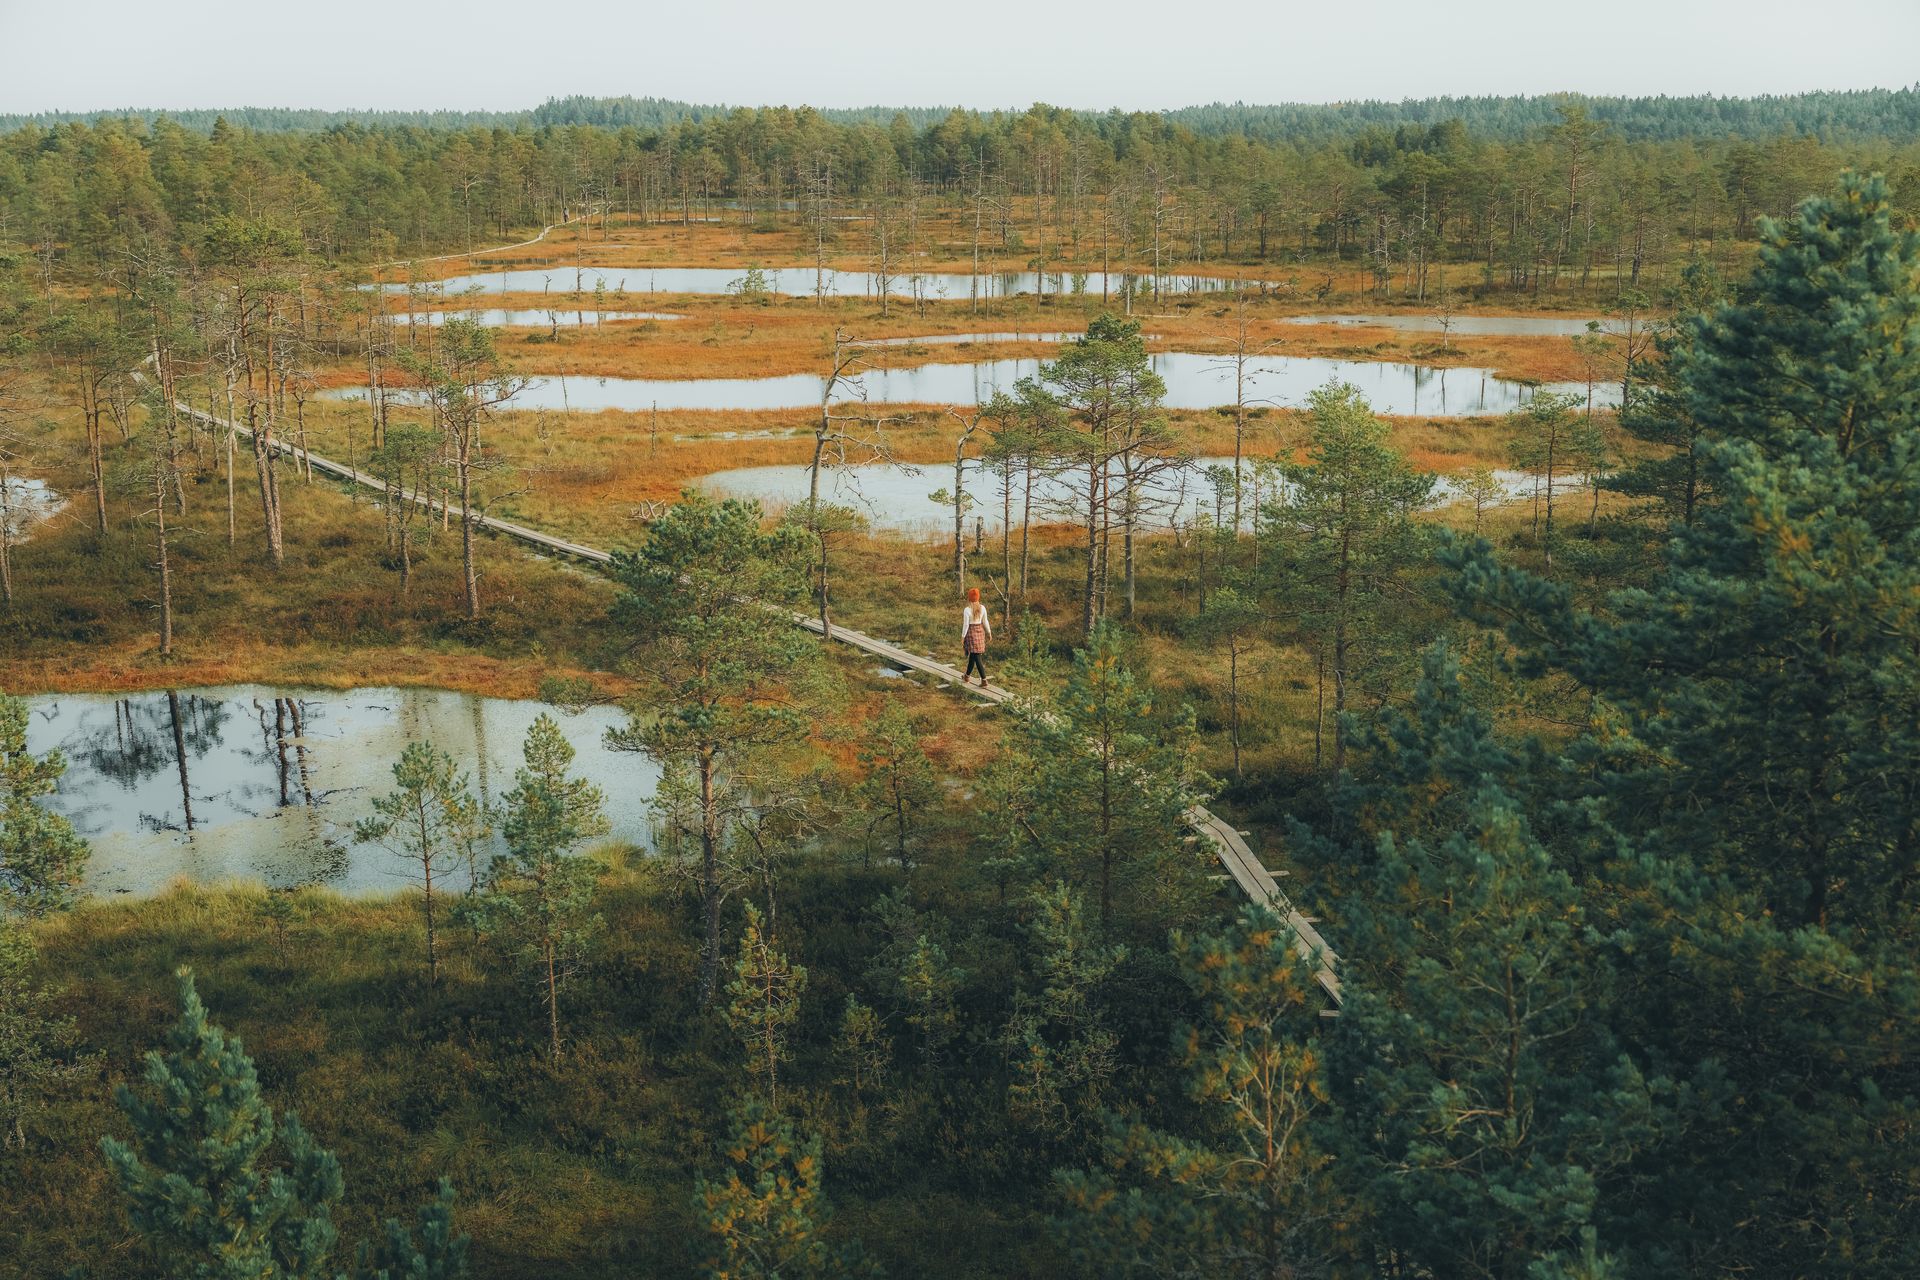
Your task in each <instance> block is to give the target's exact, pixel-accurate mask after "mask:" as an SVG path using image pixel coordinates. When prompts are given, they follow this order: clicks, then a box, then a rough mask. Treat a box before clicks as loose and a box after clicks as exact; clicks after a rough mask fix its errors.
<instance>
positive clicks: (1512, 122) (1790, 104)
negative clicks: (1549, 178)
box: [0, 86, 1920, 141]
mask: <svg viewBox="0 0 1920 1280" xmlns="http://www.w3.org/2000/svg"><path fill="white" fill-rule="evenodd" d="M1569 102H1575V103H1579V104H1580V105H1581V106H1583V107H1585V108H1586V110H1587V111H1588V113H1589V114H1591V115H1592V116H1593V118H1594V119H1596V120H1598V121H1600V122H1601V123H1602V124H1605V125H1607V126H1608V127H1610V128H1612V129H1615V130H1617V131H1618V132H1619V133H1620V134H1621V136H1623V137H1626V138H1633V139H1659V140H1665V141H1672V140H1674V139H1678V138H1714V137H1728V136H1731V137H1742V138H1750V139H1761V138H1768V137H1772V136H1774V135H1776V134H1782V133H1800V134H1810V135H1813V136H1816V137H1821V138H1825V139H1828V140H1837V139H1842V138H1894V139H1901V138H1910V137H1912V136H1914V134H1915V133H1917V132H1920V87H1914V86H1909V87H1907V88H1900V89H1850V90H1839V91H1831V90H1820V91H1815V92H1811V93H1789V94H1761V95H1759V96H1757V97H1751V98H1736V97H1717V96H1715V95H1713V94H1710V93H1709V94H1694V95H1682V96H1672V97H1670V96H1668V95H1665V94H1660V95H1656V96H1651V97H1649V96H1640V97H1619V96H1605V95H1601V96H1589V95H1585V94H1551V95H1542V94H1533V95H1506V96H1499V95H1486V96H1479V97H1450V96H1443V97H1436V98H1407V99H1404V100H1402V101H1400V102H1386V101H1377V100H1371V99H1368V100H1362V101H1358V102H1332V103H1317V102H1292V103H1272V104H1258V103H1244V102H1232V103H1226V102H1213V103H1208V104H1206V105H1204V106H1192V107H1179V108H1175V109H1173V110H1169V111H1157V112H1131V113H1129V112H1123V111H1119V110H1110V111H1104V112H1098V111H1081V112H1077V113H1075V114H1077V115H1079V116H1080V117H1082V118H1084V119H1086V120H1088V121H1100V120H1106V121H1113V120H1121V119H1126V118H1129V117H1131V118H1141V119H1156V118H1157V119H1161V120H1165V121H1168V122H1169V123H1172V124H1176V125H1180V126H1182V127H1184V128H1187V129H1191V130H1192V131H1193V132H1195V133H1198V134H1209V135H1226V134H1240V135H1243V136H1246V137H1252V138H1268V139H1275V138H1286V139H1291V140H1294V141H1302V140H1305V141H1325V140H1328V139H1333V138H1338V137H1340V136H1342V135H1344V134H1349V133H1353V132H1355V131H1357V130H1360V129H1368V128H1386V129H1398V128H1400V127H1402V126H1405V125H1413V126H1418V127H1423V128H1424V127H1426V126H1429V125H1435V124H1440V123H1443V122H1445V121H1447V120H1458V121H1460V122H1461V123H1462V124H1464V125H1466V126H1467V127H1468V128H1470V129H1472V130H1474V131H1475V132H1477V133H1482V134H1485V135H1487V136H1489V137H1498V138H1507V139H1512V138H1520V137H1524V136H1526V135H1527V134H1528V133H1530V132H1532V131H1534V130H1537V129H1540V128H1544V127H1545V126H1547V125H1551V124H1552V123H1553V122H1554V120H1555V119H1556V117H1557V115H1558V111H1559V108H1560V106H1561V105H1562V104H1565V103H1569ZM743 110H746V108H741V107H730V106H722V105H718V104H713V103H704V104H703V103H695V102H679V101H676V100H674V99H671V98H654V97H641V98H636V97H631V96H622V97H615V98H597V97H591V96H588V95H585V94H569V95H568V96H566V97H562V98H549V99H548V100H547V101H545V102H543V103H541V104H540V105H539V106H537V107H533V108H531V109H529V110H522V111H321V110H316V109H303V108H299V107H231V108H224V109H214V108H206V109H199V110H176V111H167V110H161V109H156V108H150V107H149V108H136V107H122V108H117V109H113V110H106V111H42V112H36V113H34V114H31V115H24V114H23V115H0V133H3V132H11V131H12V130H14V129H18V128H21V127H23V126H25V125H37V126H39V127H41V128H56V127H58V126H60V125H63V124H76V123H78V124H97V123H99V122H101V121H104V120H112V119H139V120H144V121H145V122H147V123H148V124H152V123H153V122H154V121H156V120H158V119H160V118H161V117H166V118H168V119H171V120H173V121H175V122H177V123H179V124H181V125H184V126H185V127H187V128H189V129H195V130H198V131H200V132H202V133H205V132H209V131H211V130H212V129H213V127H214V124H215V123H216V122H217V121H220V120H225V121H226V122H227V123H228V124H230V125H234V126H236V127H239V128H245V129H257V130H259V131H261V132H263V133H267V132H272V133H279V132H303V131H308V130H322V129H332V128H336V127H338V126H341V125H363V126H368V127H375V128H421V129H473V128H483V129H492V128H506V129H513V128H518V127H520V126H523V125H525V126H531V127H533V128H548V127H552V126H556V125H574V124H584V125H593V126H595V127H596V128H602V129H626V128H637V129H663V128H666V127H667V126H669V125H675V124H687V123H696V124H697V123H700V122H703V121H709V120H715V119H719V118H723V117H725V116H728V115H730V114H733V113H735V112H739V111H743ZM816 114H818V115H819V116H820V117H821V118H822V119H824V120H828V121H831V122H832V123H835V124H884V125H890V124H892V123H893V121H894V120H896V119H904V120H905V121H907V123H909V124H910V125H912V126H913V127H914V128H916V129H923V128H926V127H927V126H929V125H933V124H937V123H939V122H940V121H941V120H943V119H945V118H947V117H948V116H949V114H964V115H969V116H973V117H976V118H980V119H988V120H995V119H1001V118H1006V117H1012V116H1017V115H1019V114H1020V113H1019V112H1017V111H990V112H980V111H975V112H960V111H958V109H956V108H949V107H885V106H872V107H823V108H818V109H817V112H816Z"/></svg>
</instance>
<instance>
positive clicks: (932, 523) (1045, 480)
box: [699, 457, 1584, 538]
mask: <svg viewBox="0 0 1920 1280" xmlns="http://www.w3.org/2000/svg"><path fill="white" fill-rule="evenodd" d="M1216 468H1218V469H1220V470H1222V471H1224V472H1225V473H1226V474H1227V475H1229V476H1231V475H1232V472H1233V459H1232V458H1231V457H1203V458H1193V459H1190V460H1188V461H1186V462H1184V463H1181V464H1179V465H1174V466H1165V467H1161V468H1159V469H1157V470H1155V471H1154V474H1152V475H1151V476H1150V477H1149V478H1148V479H1147V480H1146V481H1145V482H1144V483H1143V484H1142V485H1141V486H1140V489H1139V492H1138V497H1137V499H1136V507H1135V509H1136V513H1137V518H1138V519H1139V521H1140V523H1141V525H1142V526H1144V527H1146V528H1149V529H1161V530H1164V529H1167V528H1169V527H1171V526H1174V525H1180V526H1185V525H1187V524H1190V523H1192V522H1193V521H1194V520H1195V519H1196V518H1197V517H1198V516H1199V515H1201V514H1202V512H1205V513H1207V514H1210V515H1214V516H1216V517H1218V516H1219V514H1220V511H1221V510H1224V506H1220V507H1216V502H1217V499H1216V491H1215V486H1214V484H1213V482H1212V480H1211V479H1209V475H1208V473H1209V472H1210V471H1213V470H1214V469H1216ZM1118 475H1119V470H1118V468H1115V476H1116V477H1118ZM1241 475H1242V477H1243V479H1242V485H1243V486H1244V490H1245V493H1246V497H1247V503H1246V504H1245V508H1244V509H1245V511H1246V512H1247V513H1248V514H1247V515H1246V519H1247V520H1248V522H1249V523H1250V522H1251V519H1252V516H1251V514H1250V513H1251V511H1252V510H1253V509H1254V508H1255V506H1256V505H1257V504H1258V503H1260V502H1263V501H1267V500H1270V499H1272V498H1275V497H1277V496H1279V494H1280V493H1281V491H1282V489H1283V488H1284V485H1283V483H1282V482H1281V481H1280V480H1279V478H1278V477H1277V476H1275V475H1273V474H1272V473H1271V471H1269V470H1267V469H1264V468H1259V467H1257V466H1255V465H1254V463H1253V462H1252V460H1246V461H1244V462H1243V463H1242V471H1241ZM1494 478H1495V480H1496V481H1497V482H1498V484H1499V486H1500V495H1501V500H1502V501H1514V500H1516V499H1520V498H1526V497H1528V496H1530V495H1531V494H1532V492H1533V489H1534V486H1535V484H1536V480H1535V477H1534V476H1533V475H1532V474H1531V473H1529V472H1525V471H1496V472H1494ZM1116 482H1117V480H1116ZM808 483H809V482H808V476H807V469H806V468H805V467H804V466H772V467H740V468H737V469H735V470H732V471H720V472H716V473H714V474H713V475H710V476H707V477H706V478H705V479H703V480H701V481H700V482H699V484H700V488H702V489H704V490H706V491H708V492H710V493H713V494H717V495H722V496H725V497H731V498H755V499H758V500H759V501H760V502H761V504H762V505H763V506H765V507H766V508H767V509H768V510H769V511H774V512H778V511H781V510H783V509H785V508H787V507H791V506H794V505H797V504H799V503H801V502H804V501H806V497H807V489H808ZM1002 483H1003V482H1002V478H1001V476H1000V473H998V472H995V471H989V470H987V469H985V468H984V467H981V466H980V465H978V464H969V466H968V468H967V481H966V489H967V494H968V496H969V499H970V505H969V506H968V508H967V514H966V517H965V527H966V530H967V531H968V532H969V533H976V532H979V533H998V532H999V531H1000V529H1001V528H1002V527H1003V525H1004V523H1005V519H1004V517H1005V515H1006V513H1007V508H1008V506H1009V503H1008V502H1007V501H1006V500H1005V499H1003V494H1002ZM1460 483H1461V482H1460V479H1459V478H1458V477H1455V476H1440V477H1438V478H1437V479H1436V481H1435V483H1434V490H1433V495H1434V500H1433V503H1432V505H1433V506H1435V507H1441V506H1446V505H1447V504H1449V503H1452V502H1458V501H1460V500H1461V497H1462V495H1461V491H1460ZM1583 483H1584V480H1583V478H1581V477H1578V476H1566V475H1562V476H1559V477H1557V478H1556V484H1557V485H1559V486H1561V487H1563V488H1565V489H1567V490H1569V491H1571V490H1572V489H1573V488H1575V487H1577V486H1579V485H1581V484H1583ZM952 484H953V467H952V465H951V464H950V463H937V464H933V465H928V466H905V465H900V464H897V463H874V464H870V465H867V466H859V467H834V468H830V469H828V470H826V471H824V472H823V473H822V474H821V477H820V487H821V498H822V501H826V502H833V503H837V504H839V505H841V506H846V507H852V508H853V509H854V510H856V511H859V512H861V513H862V514H864V515H865V516H866V517H867V519H868V521H869V523H870V524H871V526H872V527H873V528H874V529H877V530H881V531H884V532H887V533H900V534H906V535H908V536H911V537H918V538H950V537H952V536H953V505H952V503H951V501H946V502H936V501H934V499H933V494H934V493H935V491H936V490H939V489H942V488H947V489H950V488H951V487H952ZM1085 494H1086V475H1085V473H1084V472H1082V471H1074V472H1068V473H1057V474H1042V475H1036V476H1035V477H1034V479H1033V483H1032V493H1031V503H1032V506H1031V510H1032V519H1033V522H1034V523H1035V524H1042V523H1061V522H1068V521H1073V520H1076V519H1077V518H1078V516H1077V514H1076V513H1078V512H1079V511H1081V510H1083V509H1084V503H1085V501H1086V499H1085ZM1028 499H1029V495H1028V486H1027V482H1026V480H1025V478H1024V477H1023V476H1020V475H1016V476H1015V477H1014V479H1013V492H1012V494H1011V501H1010V505H1011V509H1012V518H1013V523H1014V525H1015V526H1016V527H1017V526H1018V525H1019V523H1020V518H1021V512H1022V510H1023V509H1025V507H1026V505H1027V503H1028Z"/></svg>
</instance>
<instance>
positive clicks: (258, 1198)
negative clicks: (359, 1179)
mask: <svg viewBox="0 0 1920 1280" xmlns="http://www.w3.org/2000/svg"><path fill="white" fill-rule="evenodd" d="M180 997H181V1003H182V1005H183V1009H182V1012H181V1015H180V1020H179V1021H178V1022H176V1023H175V1024H174V1025H173V1027H172V1028H171V1029H170V1030H169V1031H168V1032H167V1038H166V1050H165V1052H164V1053H162V1052H155V1053H149V1054H148V1055H147V1069H146V1086H147V1087H146V1091H145V1093H144V1095H143V1094H142V1093H139V1092H136V1091H134V1090H133V1089H130V1088H128V1087H126V1086H125V1085H122V1086H120V1087H118V1088H116V1089H115V1090H114V1098H115V1100H116V1101H117V1102H118V1103H119V1105H120V1109H121V1111H123V1112H124V1113H125V1114H126V1117H127V1119H128V1121H129V1122H130V1123H131V1125H132V1128H133V1141H132V1143H130V1144H129V1143H124V1142H120V1141H118V1140H116V1139H113V1138H104V1139H102V1140H101V1144H100V1145H101V1149H102V1151H104V1152H105V1153H106V1158H107V1164H108V1166H109V1167H110V1169H111V1170H112V1172H113V1177H114V1182H115V1184H116V1185H117V1187H118V1188H119V1191H120V1195H121V1197H122V1198H123V1200H124V1201H125V1204H126V1209H127V1217H128V1218H129V1219H130V1220H131V1221H132V1223H133V1225H134V1228H135V1229H136V1230H138V1231H139V1232H140V1234H141V1235H142V1236H143V1237H144V1238H145V1239H146V1241H147V1244H148V1245H149V1247H150V1248H152V1250H153V1251H154V1253H155V1255H156V1256H157V1257H158V1259H159V1260H160V1262H161V1265H162V1266H163V1267H164V1268H165V1270H166V1273H167V1274H168V1275H170V1276H177V1277H181V1278H182V1280H242V1278H243V1277H245V1278H246V1280H325V1277H326V1276H327V1274H328V1273H327V1271H326V1260H327V1256H328V1254H329V1253H330V1252H331V1251H332V1249H333V1245H334V1241H335V1239H336V1237H337V1235H338V1232H337V1231H336V1230H335V1228H334V1225H333V1209H334V1206H335V1205H336V1204H338V1203H339V1200H340V1196H341V1192H342V1189H343V1187H342V1181H341V1177H340V1165H339V1163H338V1162H337V1161H336V1160H335V1159H334V1158H333V1156H332V1154H331V1153H329V1152H327V1151H325V1150H323V1149H322V1148H321V1147H320V1146H319V1145H318V1144H316V1143H315V1142H314V1140H313V1138H312V1137H311V1136H310V1135H309V1134H308V1133H307V1131H306V1130H305V1129H304V1128H302V1127H301V1125H300V1121H299V1119H298V1118H297V1117H295V1116H292V1115H288V1116H287V1118H286V1120H285V1122H284V1123H283V1124H278V1125H276V1123H275V1121H274V1115H273V1109H272V1108H271V1107H269V1106H268V1105H267V1102H266V1099H265V1098H263V1097H262V1096H261V1094H260V1081H259V1078H258V1077H257V1076H256V1075H255V1073H254V1069H253V1062H252V1060H251V1059H249V1058H248V1057H247V1055H246V1053H245V1051H244V1050H243V1049H242V1048H241V1046H240V1042H239V1041H237V1040H234V1039H231V1038H229V1037H228V1036H227V1035H226V1034H225V1033H224V1032H222V1031H221V1030H220V1029H219V1028H218V1027H216V1026H214V1025H212V1024H211V1023H210V1022H208V1021H207V1011H206V1007H205V1006H204V1005H202V1004H201V1003H200V997H199V994H198V993H197V992H196V991H195V990H194V986H193V975H192V973H191V972H190V971H188V970H186V969H182V970H181V971H180ZM276 1137H277V1138H278V1139H279V1140H280V1147H281V1149H282V1150H283V1151H284V1153H285V1159H286V1167H285V1168H284V1169H273V1168H269V1167H268V1166H267V1165H266V1160H267V1156H268V1149H269V1148H270V1147H271V1146H272V1145H273V1143H274V1140H275V1138H276Z"/></svg>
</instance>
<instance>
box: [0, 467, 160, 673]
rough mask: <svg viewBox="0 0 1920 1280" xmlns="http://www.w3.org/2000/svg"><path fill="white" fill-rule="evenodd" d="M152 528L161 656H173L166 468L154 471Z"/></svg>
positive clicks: (9, 595) (9, 596)
mask: <svg viewBox="0 0 1920 1280" xmlns="http://www.w3.org/2000/svg"><path fill="white" fill-rule="evenodd" d="M153 475H154V481H153V527H154V545H155V550H156V551H158V553H159V560H158V562H157V567H158V568H159V570H160V656H161V657H163V658H170V657H172V656H173V567H172V565H171V564H170V563H169V561H168V558H167V473H166V469H165V468H163V467H159V466H156V467H155V468H154V469H153ZM7 595H8V601H9V603H11V601H12V595H13V593H12V590H11V589H9V590H8V593H7Z"/></svg>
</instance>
